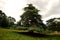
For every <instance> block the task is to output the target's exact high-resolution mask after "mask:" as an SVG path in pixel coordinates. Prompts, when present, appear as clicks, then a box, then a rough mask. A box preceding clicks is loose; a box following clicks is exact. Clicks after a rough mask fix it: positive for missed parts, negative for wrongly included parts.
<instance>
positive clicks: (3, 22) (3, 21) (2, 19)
mask: <svg viewBox="0 0 60 40" xmlns="http://www.w3.org/2000/svg"><path fill="white" fill-rule="evenodd" d="M0 26H1V27H8V20H7V16H6V14H5V13H3V12H2V11H1V10H0Z"/></svg>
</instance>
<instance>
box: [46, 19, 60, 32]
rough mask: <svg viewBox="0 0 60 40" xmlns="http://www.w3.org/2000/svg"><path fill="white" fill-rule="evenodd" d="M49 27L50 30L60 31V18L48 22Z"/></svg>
mask: <svg viewBox="0 0 60 40" xmlns="http://www.w3.org/2000/svg"><path fill="white" fill-rule="evenodd" d="M47 26H48V29H49V30H52V31H60V18H52V19H50V20H48V21H47Z"/></svg>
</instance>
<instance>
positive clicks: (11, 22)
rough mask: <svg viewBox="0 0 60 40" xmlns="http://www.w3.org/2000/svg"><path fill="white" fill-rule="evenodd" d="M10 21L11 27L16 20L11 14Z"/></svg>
mask: <svg viewBox="0 0 60 40" xmlns="http://www.w3.org/2000/svg"><path fill="white" fill-rule="evenodd" d="M8 21H9V26H10V27H11V26H12V25H14V22H16V20H15V18H13V17H11V16H9V17H8Z"/></svg>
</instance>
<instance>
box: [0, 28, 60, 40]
mask: <svg viewBox="0 0 60 40" xmlns="http://www.w3.org/2000/svg"><path fill="white" fill-rule="evenodd" d="M17 32H18V31H17ZM0 40H60V36H55V35H53V36H45V37H40V35H39V37H34V36H33V35H32V36H30V35H25V34H20V33H16V32H14V31H12V30H10V31H8V29H3V28H0Z"/></svg>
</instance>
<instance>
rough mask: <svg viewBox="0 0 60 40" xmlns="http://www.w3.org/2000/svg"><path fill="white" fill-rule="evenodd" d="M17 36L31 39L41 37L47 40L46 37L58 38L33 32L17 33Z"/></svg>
mask: <svg viewBox="0 0 60 40" xmlns="http://www.w3.org/2000/svg"><path fill="white" fill-rule="evenodd" d="M18 33H19V34H23V35H27V36H31V37H43V38H48V37H60V36H57V35H46V34H39V33H33V32H18Z"/></svg>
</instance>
